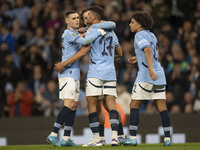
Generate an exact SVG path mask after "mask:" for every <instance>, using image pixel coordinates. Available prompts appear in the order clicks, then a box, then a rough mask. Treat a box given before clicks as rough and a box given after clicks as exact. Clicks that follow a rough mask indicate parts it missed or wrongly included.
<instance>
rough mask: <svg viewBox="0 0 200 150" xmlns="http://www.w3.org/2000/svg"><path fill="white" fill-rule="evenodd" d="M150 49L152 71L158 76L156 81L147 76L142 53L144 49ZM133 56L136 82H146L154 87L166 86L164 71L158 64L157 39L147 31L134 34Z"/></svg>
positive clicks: (145, 63)
mask: <svg viewBox="0 0 200 150" xmlns="http://www.w3.org/2000/svg"><path fill="white" fill-rule="evenodd" d="M145 47H150V49H151V53H152V58H153V70H154V71H155V73H156V74H157V75H158V79H157V80H155V81H153V80H152V79H151V78H150V76H149V70H148V64H147V60H146V57H145V53H144V51H143V50H144V48H145ZM134 48H135V54H136V57H137V63H138V68H139V71H138V73H137V77H136V81H135V83H137V82H148V83H152V84H155V85H166V79H165V74H164V70H163V68H162V66H161V64H160V62H159V52H158V46H157V38H156V37H155V35H154V34H153V33H152V32H150V31H148V30H141V31H140V32H138V33H136V35H135V39H134Z"/></svg>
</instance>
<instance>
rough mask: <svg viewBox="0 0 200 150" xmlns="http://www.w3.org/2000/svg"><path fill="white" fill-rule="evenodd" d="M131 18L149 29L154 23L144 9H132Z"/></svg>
mask: <svg viewBox="0 0 200 150" xmlns="http://www.w3.org/2000/svg"><path fill="white" fill-rule="evenodd" d="M132 18H133V19H135V21H137V22H138V23H139V24H140V25H141V26H142V27H143V28H145V29H147V30H150V29H151V28H152V26H153V24H154V21H153V18H152V16H151V15H150V14H149V13H147V12H144V11H134V12H133V17H132Z"/></svg>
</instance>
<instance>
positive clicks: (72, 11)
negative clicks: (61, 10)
mask: <svg viewBox="0 0 200 150" xmlns="http://www.w3.org/2000/svg"><path fill="white" fill-rule="evenodd" d="M75 13H77V12H76V11H75V10H68V11H66V13H65V18H67V17H69V15H71V14H75Z"/></svg>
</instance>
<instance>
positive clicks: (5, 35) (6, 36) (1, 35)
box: [0, 25, 14, 53]
mask: <svg viewBox="0 0 200 150" xmlns="http://www.w3.org/2000/svg"><path fill="white" fill-rule="evenodd" d="M2 42H7V43H8V49H9V51H10V52H11V53H12V52H13V51H14V38H13V37H12V35H11V34H10V32H9V30H8V28H7V27H6V26H5V25H2V26H1V29H0V44H1V43H2Z"/></svg>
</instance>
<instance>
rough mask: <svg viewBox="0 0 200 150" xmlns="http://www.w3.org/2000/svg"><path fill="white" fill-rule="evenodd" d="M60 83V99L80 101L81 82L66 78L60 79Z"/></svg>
mask: <svg viewBox="0 0 200 150" xmlns="http://www.w3.org/2000/svg"><path fill="white" fill-rule="evenodd" d="M58 81H59V98H60V99H62V100H64V99H74V100H75V101H79V95H80V81H79V80H74V79H73V78H70V77H64V78H60V79H58Z"/></svg>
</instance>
